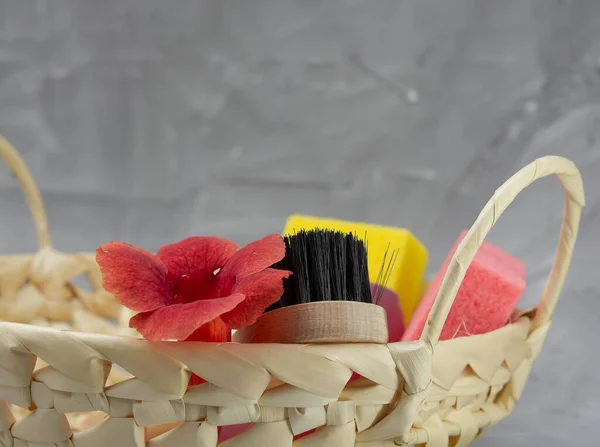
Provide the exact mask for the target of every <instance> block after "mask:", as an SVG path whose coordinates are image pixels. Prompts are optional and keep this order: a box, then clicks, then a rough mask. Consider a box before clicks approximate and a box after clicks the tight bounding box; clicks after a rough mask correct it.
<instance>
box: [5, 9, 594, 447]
mask: <svg viewBox="0 0 600 447" xmlns="http://www.w3.org/2000/svg"><path fill="white" fill-rule="evenodd" d="M0 134H3V135H4V136H6V137H7V138H8V139H9V140H11V141H12V142H13V143H14V144H15V145H16V146H17V147H18V148H19V149H20V150H21V152H22V153H23V155H24V157H25V159H26V161H27V163H28V164H29V166H30V167H31V169H32V171H33V173H34V176H35V178H36V179H37V180H38V181H39V183H40V186H41V189H42V192H43V194H44V197H45V199H46V202H47V207H48V212H49V216H50V225H51V229H52V230H53V236H54V242H55V246H56V247H57V248H59V249H61V250H93V249H94V248H95V247H96V246H98V245H100V244H101V243H103V242H106V241H107V240H110V239H120V240H126V241H128V242H131V243H134V244H137V245H140V246H143V247H145V248H147V249H150V250H153V249H156V248H157V247H158V246H159V245H160V244H162V243H165V242H170V241H174V240H176V239H179V238H183V237H186V236H188V235H190V234H218V235H222V236H225V237H230V238H232V239H234V240H236V241H238V242H240V243H245V242H248V241H250V240H253V239H255V238H258V237H260V236H262V235H264V234H266V233H268V232H279V231H280V230H281V228H282V226H283V223H284V221H285V218H286V216H287V215H288V214H290V213H292V212H301V213H314V214H321V215H330V216H335V217H340V218H347V219H354V220H370V221H374V222H379V223H383V224H393V225H398V226H406V227H408V228H410V229H412V230H413V231H414V232H415V233H416V234H417V235H418V237H419V238H420V239H422V240H423V241H424V242H425V243H426V245H427V246H428V247H429V249H430V251H431V264H430V265H431V270H432V271H433V270H435V269H436V268H437V267H438V266H439V264H440V263H441V261H442V259H443V258H444V256H445V254H446V251H447V250H448V249H449V247H450V246H451V244H452V242H453V240H454V239H455V237H456V236H457V234H458V233H459V231H460V230H461V229H463V228H466V227H468V226H469V225H470V224H471V222H472V221H473V220H474V219H475V217H476V215H477V213H478V212H479V210H480V209H481V207H482V206H483V205H484V203H485V202H486V200H487V199H488V198H489V196H490V195H491V194H492V193H493V191H494V189H495V188H496V187H497V186H499V185H500V184H501V183H502V181H503V180H505V179H506V178H508V177H509V176H510V175H511V174H512V173H513V172H515V171H516V170H517V169H518V168H520V167H522V166H523V165H525V164H526V163H527V162H529V161H531V160H533V159H534V158H536V157H538V156H542V155H546V154H557V155H564V156H567V157H569V158H571V159H572V160H574V161H575V162H576V163H577V165H578V166H579V167H580V169H581V170H582V173H583V175H584V180H585V182H586V187H587V199H588V206H587V208H586V209H585V216H584V219H583V222H582V228H581V233H580V242H579V245H578V247H577V249H576V254H575V257H574V261H573V266H572V270H571V273H570V275H569V278H568V281H567V284H566V287H565V291H564V294H563V300H562V301H561V304H560V305H559V307H558V310H557V314H556V318H555V324H554V326H553V328H552V331H551V333H550V336H549V338H548V341H547V344H546V348H545V350H544V352H543V354H542V356H541V358H540V359H539V360H538V362H537V363H536V365H535V367H534V370H533V374H532V377H531V379H530V382H529V385H528V388H527V391H526V393H525V395H524V398H523V400H522V402H521V403H520V404H519V405H518V406H517V409H516V410H515V412H514V413H513V416H512V417H510V418H509V419H508V420H507V421H506V422H504V423H502V424H501V425H500V426H498V427H497V428H495V429H494V430H493V431H492V432H490V433H489V435H487V437H485V438H484V439H483V440H482V441H480V442H479V443H478V445H480V446H488V447H495V446H505V445H511V446H514V447H519V446H523V447H525V446H527V447H531V446H542V445H544V446H552V447H554V446H556V447H559V446H561V447H562V446H565V445H582V446H583V445H592V444H595V443H597V442H598V439H599V435H600V425H599V424H598V421H599V420H600V406H599V405H600V404H599V403H600V379H598V377H599V375H598V370H599V368H600V361H599V356H598V353H599V352H600V348H598V344H599V343H600V329H599V325H600V296H599V295H600V280H599V276H598V268H599V265H600V255H599V254H598V252H599V250H600V243H599V230H600V196H599V193H598V191H599V188H600V178H599V174H600V2H599V1H598V0H579V1H569V0H563V1H560V0H502V1H497V0H496V1H494V0H420V1H399V0H370V1H361V0H329V1H327V2H325V1H291V0H253V1H249V0H245V1H244V0H213V1H198V0H196V1H194V0H169V1H159V0H152V1H150V0H128V1H125V0H97V1H93V0H54V1H49V0H46V1H45V0H37V1H34V0H0ZM0 172H1V173H2V174H1V175H0V200H1V204H2V218H1V220H0V234H1V235H3V236H2V237H0V250H1V252H3V253H15V252H23V251H31V250H34V249H35V241H34V238H33V231H32V229H31V227H30V226H29V223H28V221H29V217H28V215H27V211H26V208H25V206H24V204H23V201H22V197H21V195H20V192H19V190H18V188H17V186H16V184H15V182H14V181H13V180H12V179H11V178H10V176H9V175H8V174H7V172H8V171H6V170H4V169H2V170H1V171H0ZM561 206H562V195H561V193H560V189H559V187H558V184H557V182H556V181H555V180H547V181H541V182H540V183H539V184H536V185H534V186H532V187H531V188H530V191H529V192H528V193H526V194H524V195H523V196H522V197H520V198H518V200H517V201H516V203H515V204H514V206H513V207H512V208H511V209H509V211H508V212H507V213H506V215H505V217H503V218H502V219H501V220H500V224H499V225H498V228H497V229H494V231H493V232H492V234H491V237H490V240H491V241H492V242H494V243H497V244H498V245H500V246H501V247H503V248H505V249H506V250H507V251H509V252H510V253H512V254H514V255H516V256H519V257H521V258H522V259H523V260H525V261H526V262H527V265H528V270H529V275H528V276H529V288H528V296H527V301H528V303H533V302H534V301H535V300H536V299H537V296H539V293H540V292H541V288H542V285H543V282H544V280H545V276H546V273H547V272H548V270H549V267H550V263H551V259H552V253H553V251H554V244H555V242H556V236H557V234H558V227H559V223H560V217H561ZM582 340H587V342H586V343H584V346H582V347H579V346H577V342H581V341H582ZM590 350H592V351H595V352H596V356H595V357H594V356H591V355H589V354H588V353H589V351H590ZM573 440H577V441H579V442H573Z"/></svg>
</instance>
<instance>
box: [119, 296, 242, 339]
mask: <svg viewBox="0 0 600 447" xmlns="http://www.w3.org/2000/svg"><path fill="white" fill-rule="evenodd" d="M243 300H244V295H242V294H241V293H234V294H232V295H230V296H226V297H223V298H215V299H212V300H200V301H194V302H192V303H186V304H173V305H171V306H165V307H161V308H159V309H156V310H153V311H151V312H142V313H139V314H137V315H135V316H133V317H132V318H131V319H130V320H129V327H132V328H135V329H137V330H138V331H139V332H140V333H141V334H142V335H143V336H144V338H145V339H147V340H150V341H158V340H185V339H186V338H188V337H189V336H190V335H191V334H193V333H194V331H196V329H198V328H199V327H200V326H202V325H204V324H206V323H208V322H210V321H212V320H214V319H215V318H217V317H218V316H220V315H222V314H224V313H225V312H229V311H230V310H232V309H233V308H234V307H235V306H237V305H238V304H239V303H241V302H242V301H243Z"/></svg>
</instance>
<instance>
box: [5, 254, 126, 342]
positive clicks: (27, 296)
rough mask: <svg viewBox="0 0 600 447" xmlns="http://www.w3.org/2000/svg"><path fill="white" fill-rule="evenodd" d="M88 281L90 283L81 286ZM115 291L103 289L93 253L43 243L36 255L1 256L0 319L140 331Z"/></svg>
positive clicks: (88, 329)
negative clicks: (128, 321) (133, 326)
mask: <svg viewBox="0 0 600 447" xmlns="http://www.w3.org/2000/svg"><path fill="white" fill-rule="evenodd" d="M78 279H80V280H83V281H82V282H85V283H87V284H88V287H83V286H78V285H76V284H75V282H77V280H78ZM126 311H127V310H126V309H123V308H122V307H121V305H120V304H119V302H118V301H117V300H116V299H115V297H114V296H113V295H111V294H110V293H108V292H106V291H105V290H104V289H103V288H102V275H101V272H100V269H99V267H98V265H97V264H96V261H95V258H94V255H93V254H87V253H75V254H66V253H61V252H58V251H56V250H54V249H52V248H49V247H47V248H43V249H41V250H40V251H38V252H37V253H36V254H33V255H21V256H2V257H0V320H3V321H11V322H17V323H29V324H34V325H37V326H52V327H55V328H58V329H67V328H69V329H75V330H77V331H82V332H95V333H110V334H123V335H137V333H136V332H135V331H133V330H129V329H126V324H117V325H115V324H111V323H110V322H109V321H107V319H108V320H113V321H115V322H116V323H125V319H126V318H128V316H129V315H128V314H127V313H126Z"/></svg>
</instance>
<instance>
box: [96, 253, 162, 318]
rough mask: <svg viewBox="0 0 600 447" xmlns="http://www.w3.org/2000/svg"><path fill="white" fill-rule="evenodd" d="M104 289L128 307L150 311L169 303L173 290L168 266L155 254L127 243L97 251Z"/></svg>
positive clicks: (97, 260) (140, 310) (138, 310)
mask: <svg viewBox="0 0 600 447" xmlns="http://www.w3.org/2000/svg"><path fill="white" fill-rule="evenodd" d="M96 262H97V263H98V265H99V266H100V270H101V271H102V281H103V286H104V288H105V289H106V290H107V291H108V292H109V293H112V294H113V295H115V296H116V297H117V299H118V300H119V301H120V302H121V304H122V305H123V306H125V307H128V308H130V309H131V310H135V311H137V312H147V311H151V310H154V309H157V308H159V307H161V306H164V305H165V304H167V303H168V302H169V300H170V298H171V290H170V287H169V283H168V281H167V269H166V267H165V266H164V265H163V263H162V262H160V261H159V260H158V259H157V258H156V256H154V255H153V254H152V253H148V252H147V251H145V250H142V249H141V248H137V247H134V246H132V245H129V244H126V243H124V242H109V243H108V244H104V245H102V246H101V247H99V248H98V249H97V250H96Z"/></svg>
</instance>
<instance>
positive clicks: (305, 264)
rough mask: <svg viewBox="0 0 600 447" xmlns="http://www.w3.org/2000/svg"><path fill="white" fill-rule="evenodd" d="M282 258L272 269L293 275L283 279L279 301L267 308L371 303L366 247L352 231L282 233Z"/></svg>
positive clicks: (319, 230)
mask: <svg viewBox="0 0 600 447" xmlns="http://www.w3.org/2000/svg"><path fill="white" fill-rule="evenodd" d="M284 241H285V244H286V254H285V257H284V258H283V259H282V260H281V261H280V262H279V263H277V264H276V265H274V266H273V267H274V268H279V269H285V270H289V271H291V272H292V273H293V274H292V275H291V276H290V277H289V278H288V279H286V280H284V293H283V295H282V296H281V299H280V300H279V302H277V303H275V304H273V305H272V306H271V307H269V309H267V310H273V309H277V308H279V307H286V306H291V305H294V304H302V303H309V302H314V301H332V300H334V301H361V302H365V303H371V302H373V298H372V296H371V287H370V282H369V269H368V263H367V249H366V246H365V244H364V242H363V241H362V240H360V239H359V238H358V237H356V236H355V235H353V234H347V233H342V232H340V231H331V230H321V229H318V230H310V231H305V230H301V231H299V232H298V233H296V234H294V235H292V236H285V237H284Z"/></svg>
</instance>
